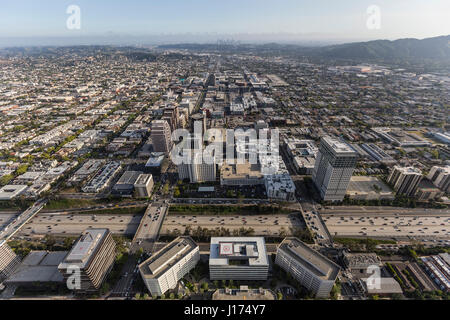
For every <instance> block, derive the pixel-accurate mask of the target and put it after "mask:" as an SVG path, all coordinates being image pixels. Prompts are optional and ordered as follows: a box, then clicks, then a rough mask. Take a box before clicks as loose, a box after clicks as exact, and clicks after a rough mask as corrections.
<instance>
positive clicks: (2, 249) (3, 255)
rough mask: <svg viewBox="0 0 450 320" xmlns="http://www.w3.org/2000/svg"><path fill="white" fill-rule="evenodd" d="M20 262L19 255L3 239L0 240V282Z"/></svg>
mask: <svg viewBox="0 0 450 320" xmlns="http://www.w3.org/2000/svg"><path fill="white" fill-rule="evenodd" d="M19 264H20V259H19V257H18V256H17V255H16V254H15V253H14V251H12V250H11V248H10V247H9V246H8V244H7V243H6V241H5V240H0V283H1V282H3V281H4V280H6V279H7V278H8V277H9V276H10V275H11V274H12V273H13V272H14V270H16V268H17V267H18V266H19Z"/></svg>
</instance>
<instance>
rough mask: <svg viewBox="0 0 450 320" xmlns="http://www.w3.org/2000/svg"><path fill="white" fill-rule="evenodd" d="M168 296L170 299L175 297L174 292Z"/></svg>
mask: <svg viewBox="0 0 450 320" xmlns="http://www.w3.org/2000/svg"><path fill="white" fill-rule="evenodd" d="M169 298H170V299H171V300H173V299H175V293H173V292H172V293H171V294H170V296H169Z"/></svg>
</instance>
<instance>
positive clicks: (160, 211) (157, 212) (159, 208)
mask: <svg viewBox="0 0 450 320" xmlns="http://www.w3.org/2000/svg"><path fill="white" fill-rule="evenodd" d="M167 211H168V207H167V205H165V204H164V203H163V202H155V203H153V204H151V205H149V206H148V208H147V211H146V212H145V214H144V216H143V217H142V219H141V222H140V224H139V228H138V230H137V232H136V234H135V236H134V239H133V242H136V241H141V240H147V241H156V240H157V239H158V236H159V231H160V230H161V226H162V224H163V222H164V218H165V217H166V214H167Z"/></svg>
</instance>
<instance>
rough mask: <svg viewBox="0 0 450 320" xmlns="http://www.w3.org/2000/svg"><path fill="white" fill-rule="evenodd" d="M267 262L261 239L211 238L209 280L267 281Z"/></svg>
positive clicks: (263, 242)
mask: <svg viewBox="0 0 450 320" xmlns="http://www.w3.org/2000/svg"><path fill="white" fill-rule="evenodd" d="M268 272H269V261H268V258H267V253H266V245H265V241H264V238H263V237H242V238H238V237H224V238H215V237H214V238H211V247H210V256H209V277H210V279H211V280H267V275H268Z"/></svg>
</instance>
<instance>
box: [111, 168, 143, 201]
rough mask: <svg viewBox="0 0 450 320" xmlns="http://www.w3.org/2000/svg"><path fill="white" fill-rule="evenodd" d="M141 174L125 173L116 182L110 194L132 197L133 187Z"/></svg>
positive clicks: (138, 172)
mask: <svg viewBox="0 0 450 320" xmlns="http://www.w3.org/2000/svg"><path fill="white" fill-rule="evenodd" d="M142 173H143V172H141V171H125V173H124V174H123V175H122V176H121V177H120V179H119V181H117V183H116V185H115V186H114V187H113V189H112V194H117V195H121V196H132V195H133V192H134V186H135V183H136V182H137V180H138V178H139V177H140V176H141V174H142Z"/></svg>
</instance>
